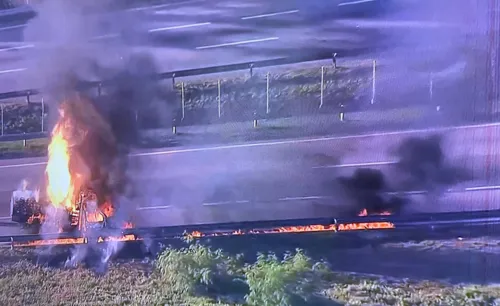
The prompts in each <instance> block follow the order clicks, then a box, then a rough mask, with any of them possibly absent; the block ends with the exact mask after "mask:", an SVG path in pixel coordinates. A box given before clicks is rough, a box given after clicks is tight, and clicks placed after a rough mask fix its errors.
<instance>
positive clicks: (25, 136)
mask: <svg viewBox="0 0 500 306" xmlns="http://www.w3.org/2000/svg"><path fill="white" fill-rule="evenodd" d="M332 54H333V53H326V52H325V53H323V54H313V55H303V56H295V57H286V58H275V59H268V60H262V61H248V62H242V63H235V64H229V65H221V66H210V67H204V68H195V69H188V70H178V71H171V72H164V73H160V74H157V75H152V76H149V78H150V79H151V81H158V80H165V79H171V80H172V82H173V84H174V85H175V79H176V78H178V77H189V76H197V75H207V74H214V73H223V72H231V71H241V70H248V71H249V73H250V75H253V69H257V68H265V67H273V66H280V65H287V64H297V63H306V62H312V61H320V60H332V59H333V57H332ZM336 57H337V56H336ZM321 73H322V75H323V73H324V71H323V69H322V71H321ZM267 77H268V78H269V75H268V76H267ZM112 84H113V80H105V81H99V82H88V83H82V84H81V85H80V89H82V90H91V89H96V93H97V94H98V95H99V94H100V92H101V91H100V90H101V88H103V87H105V86H109V85H112ZM268 91H269V88H268ZM219 92H220V91H219ZM40 93H41V91H40V90H39V89H27V90H21V91H11V92H4V93H0V100H6V99H14V98H25V99H26V101H27V102H28V103H31V104H38V103H33V102H32V101H31V99H32V97H33V96H36V95H38V94H40ZM182 97H184V95H182ZM268 100H269V99H268ZM321 101H322V97H321ZM41 104H42V122H43V117H44V114H45V113H44V111H43V98H42V102H41ZM181 104H182V114H183V119H184V101H182V102H181ZM268 104H269V101H268ZM320 104H322V103H320ZM320 107H321V105H320ZM0 108H1V109H0V112H1V115H0V116H1V118H0V125H1V128H2V130H1V132H0V142H1V141H16V140H24V141H25V143H26V140H30V139H36V138H41V137H46V136H47V131H46V130H44V128H43V123H42V131H41V132H36V133H22V134H21V133H20V134H5V133H4V131H3V127H4V126H3V119H4V118H3V116H4V109H3V106H2V104H1V103H0ZM267 111H269V105H267ZM219 117H220V98H219ZM255 121H256V120H254V125H255V124H256V122H255ZM175 125H177V124H176V123H173V126H174V127H173V132H174V133H175V129H176V127H175Z"/></svg>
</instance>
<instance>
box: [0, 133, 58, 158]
mask: <svg viewBox="0 0 500 306" xmlns="http://www.w3.org/2000/svg"><path fill="white" fill-rule="evenodd" d="M48 141H49V140H48V139H47V138H39V139H30V140H26V146H24V142H23V141H22V140H16V141H5V142H0V158H17V157H31V156H33V157H34V156H44V155H46V154H47V146H48Z"/></svg>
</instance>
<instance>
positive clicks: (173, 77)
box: [172, 73, 175, 89]
mask: <svg viewBox="0 0 500 306" xmlns="http://www.w3.org/2000/svg"><path fill="white" fill-rule="evenodd" d="M172 89H175V73H172Z"/></svg>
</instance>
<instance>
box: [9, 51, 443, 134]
mask: <svg viewBox="0 0 500 306" xmlns="http://www.w3.org/2000/svg"><path fill="white" fill-rule="evenodd" d="M324 59H325V58H314V59H310V60H324ZM330 59H331V58H330ZM275 61H277V62H278V63H277V65H279V64H287V63H295V62H293V61H291V60H290V59H277V60H275ZM363 62H364V63H363V67H364V68H363V73H362V74H363V75H362V76H357V77H352V76H351V75H349V74H348V73H347V72H346V73H345V74H343V70H342V67H340V66H339V67H338V68H336V67H334V66H333V65H323V66H320V67H318V66H314V67H309V68H298V69H294V70H291V69H288V70H284V71H282V72H279V71H274V72H271V71H262V69H260V71H257V70H256V67H269V66H273V65H271V64H272V63H273V62H272V61H270V60H268V61H265V62H258V63H242V64H233V65H228V66H221V67H208V68H202V69H195V70H191V71H180V72H169V73H163V74H161V75H159V76H155V80H152V82H155V81H159V80H162V79H168V78H169V77H170V78H171V80H172V86H173V89H174V92H175V94H176V98H175V102H176V104H177V109H178V112H177V114H176V116H174V117H175V119H174V122H173V123H172V124H173V125H174V126H180V125H195V124H211V123H217V122H230V121H247V120H253V121H254V125H256V123H257V122H256V120H259V119H263V118H279V117H287V116H294V115H303V114H307V113H313V114H314V113H316V112H328V111H334V112H337V114H338V115H339V117H340V120H343V119H344V111H345V109H344V106H345V104H347V103H349V102H350V101H351V100H352V99H355V98H356V96H357V95H358V96H362V97H363V99H365V101H370V103H371V104H376V103H377V74H378V67H377V61H376V60H365V61H363ZM358 65H359V64H358ZM350 66H351V68H352V67H357V66H356V65H352V64H351V65H350ZM242 67H243V68H244V67H247V69H248V70H247V71H246V72H245V70H243V73H241V72H239V74H238V75H235V76H234V77H227V76H224V75H222V76H221V77H215V78H214V77H212V78H210V76H209V74H210V73H218V72H221V71H237V70H242ZM202 74H205V75H204V76H203V77H200V78H196V79H195V80H185V79H184V78H185V77H190V76H197V75H202ZM107 84H109V82H99V83H93V84H85V87H86V88H87V89H92V87H94V89H93V90H95V94H97V95H101V93H102V92H103V90H104V89H105V87H106V86H107ZM428 88H429V93H428V96H429V99H430V100H431V101H432V99H433V90H434V82H433V78H432V75H430V78H429V85H428ZM349 91H352V92H349ZM356 91H357V92H356ZM35 96H37V97H39V100H38V102H33V101H32V100H33V97H35ZM19 97H24V98H25V99H26V101H27V103H26V108H27V110H25V113H27V112H29V111H30V109H31V112H32V113H31V115H30V116H28V119H26V118H23V120H26V121H29V123H30V124H31V129H30V130H22V131H21V130H20V129H19V128H17V129H16V128H12V126H11V124H10V125H9V123H12V122H16V121H17V120H18V119H19V118H12V117H9V116H12V115H11V114H8V108H9V106H8V105H3V104H0V141H1V140H15V139H30V138H37V137H40V136H43V135H45V133H46V130H47V121H46V120H47V107H46V104H45V102H44V98H43V97H42V96H41V95H40V92H39V91H38V90H26V91H21V92H10V93H3V94H0V99H2V98H3V99H12V98H19ZM141 118H142V120H143V121H144V122H146V123H148V122H151V120H149V118H148V117H147V116H143V115H142V114H141V116H136V119H137V120H140V119H141ZM173 130H174V132H175V131H176V128H175V127H174V129H173Z"/></svg>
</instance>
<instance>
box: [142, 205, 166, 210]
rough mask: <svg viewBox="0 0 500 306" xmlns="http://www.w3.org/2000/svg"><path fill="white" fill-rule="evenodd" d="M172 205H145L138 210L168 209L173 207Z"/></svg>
mask: <svg viewBox="0 0 500 306" xmlns="http://www.w3.org/2000/svg"><path fill="white" fill-rule="evenodd" d="M171 207H172V206H171V205H165V206H144V207H139V208H137V210H156V209H168V208H171Z"/></svg>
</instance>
